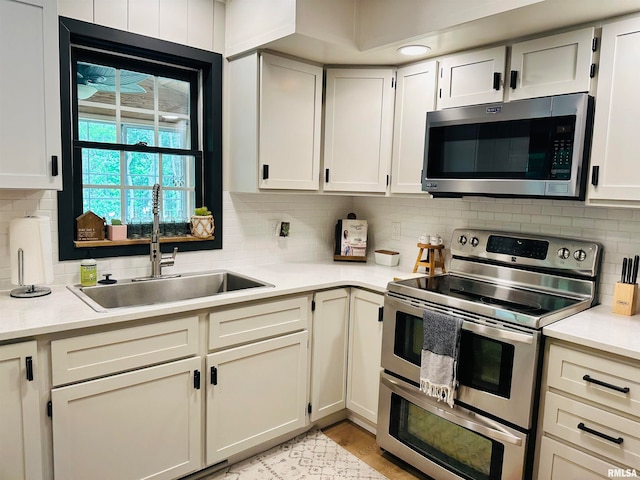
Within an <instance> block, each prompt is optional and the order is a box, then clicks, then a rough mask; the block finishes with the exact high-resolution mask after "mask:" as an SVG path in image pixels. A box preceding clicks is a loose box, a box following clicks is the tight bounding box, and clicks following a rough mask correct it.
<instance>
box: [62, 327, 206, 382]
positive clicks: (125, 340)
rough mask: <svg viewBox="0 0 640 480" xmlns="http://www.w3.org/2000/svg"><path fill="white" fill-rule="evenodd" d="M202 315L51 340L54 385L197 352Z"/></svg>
mask: <svg viewBox="0 0 640 480" xmlns="http://www.w3.org/2000/svg"><path fill="white" fill-rule="evenodd" d="M197 351H198V317H197V316H193V317H185V318H178V319H175V320H167V321H163V322H158V323H152V324H148V325H141V326H136V327H129V328H121V329H118V330H113V331H110V332H103V333H95V334H90V335H81V336H79V337H71V338H65V339H62V340H53V341H52V342H51V365H52V381H53V385H54V386H58V385H64V384H66V383H72V382H77V381H80V380H86V379H89V378H95V377H99V376H103V375H109V374H113V373H117V372H122V371H125V370H131V369H134V368H140V367H144V366H147V365H152V364H156V363H161V362H165V361H168V360H174V359H177V358H182V357H187V356H190V355H195V354H196V353H197Z"/></svg>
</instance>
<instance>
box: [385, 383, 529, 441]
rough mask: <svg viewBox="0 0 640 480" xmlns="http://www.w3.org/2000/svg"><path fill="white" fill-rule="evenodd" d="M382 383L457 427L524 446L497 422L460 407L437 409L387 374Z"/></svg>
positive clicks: (426, 399) (415, 389) (413, 389)
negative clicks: (448, 409)
mask: <svg viewBox="0 0 640 480" xmlns="http://www.w3.org/2000/svg"><path fill="white" fill-rule="evenodd" d="M380 381H381V382H382V384H383V385H385V386H386V387H387V388H388V389H389V390H391V391H392V392H393V393H395V394H397V395H400V396H402V397H404V398H406V399H407V400H411V401H412V402H413V403H415V404H416V405H418V406H419V407H420V408H422V409H424V410H427V411H428V412H429V413H432V414H434V415H436V416H438V417H440V418H443V419H445V420H447V421H450V422H451V423H455V424H456V425H459V426H461V427H463V428H466V429H468V430H471V431H473V432H476V433H479V434H481V435H484V436H486V437H489V438H491V439H493V440H497V441H499V442H503V443H509V444H512V445H516V446H518V447H519V446H522V439H521V438H518V437H516V436H515V435H512V434H511V433H509V432H507V431H506V430H504V429H503V428H501V426H500V425H499V424H498V423H497V422H494V421H493V420H491V419H489V418H486V417H483V416H482V415H478V414H477V413H474V412H471V411H469V410H466V409H463V408H462V407H460V406H456V407H454V408H453V409H451V412H449V411H447V410H446V409H445V408H439V407H436V406H434V405H432V404H431V402H430V400H428V398H427V396H426V395H423V394H422V393H420V395H418V394H417V392H418V389H417V388H407V387H406V386H404V385H402V384H400V383H399V382H397V381H396V380H394V379H393V378H390V377H388V376H387V375H385V374H383V375H382V376H381V377H380ZM421 397H422V398H421ZM446 408H449V407H446Z"/></svg>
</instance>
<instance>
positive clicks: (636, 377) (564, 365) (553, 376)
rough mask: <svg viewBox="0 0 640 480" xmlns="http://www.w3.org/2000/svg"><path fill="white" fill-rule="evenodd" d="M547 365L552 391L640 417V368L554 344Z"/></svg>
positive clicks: (595, 353) (594, 351)
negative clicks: (559, 391)
mask: <svg viewBox="0 0 640 480" xmlns="http://www.w3.org/2000/svg"><path fill="white" fill-rule="evenodd" d="M547 361H548V373H547V385H548V386H549V387H553V388H557V389H559V390H563V391H565V392H568V393H571V394H573V395H577V396H579V397H582V398H584V399H586V400H589V401H592V402H597V403H599V404H601V405H605V406H607V407H610V408H615V409H617V410H620V411H621V412H625V413H628V414H631V415H634V416H637V417H640V368H638V367H636V366H633V365H631V364H629V363H626V362H624V361H620V360H616V359H612V358H609V357H604V356H601V355H599V354H598V352H597V351H596V350H593V351H589V352H588V353H587V352H586V351H583V350H575V349H573V348H568V347H565V346H563V345H557V344H554V343H552V344H550V345H549V356H548V358H547ZM585 376H588V378H590V379H591V381H587V380H585ZM594 381H595V382H603V383H605V384H607V385H608V386H604V385H601V384H598V383H595V382H594ZM616 388H618V389H625V388H628V391H627V392H626V393H625V392H623V391H619V390H617V389H616Z"/></svg>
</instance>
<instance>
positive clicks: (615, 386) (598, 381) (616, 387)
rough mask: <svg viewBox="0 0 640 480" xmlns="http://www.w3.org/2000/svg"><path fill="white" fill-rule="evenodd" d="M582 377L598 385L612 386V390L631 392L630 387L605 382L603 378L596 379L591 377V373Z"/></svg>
mask: <svg viewBox="0 0 640 480" xmlns="http://www.w3.org/2000/svg"><path fill="white" fill-rule="evenodd" d="M582 379H583V380H584V381H585V382H590V383H595V384H596V385H600V386H601V387H606V388H610V389H611V390H615V391H616V392H621V393H629V387H618V386H617V385H611V384H610V383H606V382H603V381H602V380H596V379H595V378H591V377H590V376H589V375H585V376H584V377H582Z"/></svg>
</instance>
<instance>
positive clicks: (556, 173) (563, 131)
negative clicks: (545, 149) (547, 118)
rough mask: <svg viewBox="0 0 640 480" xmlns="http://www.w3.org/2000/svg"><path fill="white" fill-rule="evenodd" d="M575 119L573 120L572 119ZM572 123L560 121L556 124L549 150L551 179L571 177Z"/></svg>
mask: <svg viewBox="0 0 640 480" xmlns="http://www.w3.org/2000/svg"><path fill="white" fill-rule="evenodd" d="M574 121H575V120H574ZM573 130H574V124H573V123H570V122H561V123H558V124H557V125H556V128H555V132H554V133H555V134H554V135H553V137H552V139H553V143H552V148H553V151H552V152H551V170H550V171H549V178H550V179H551V180H569V179H570V178H571V159H572V158H573Z"/></svg>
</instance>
